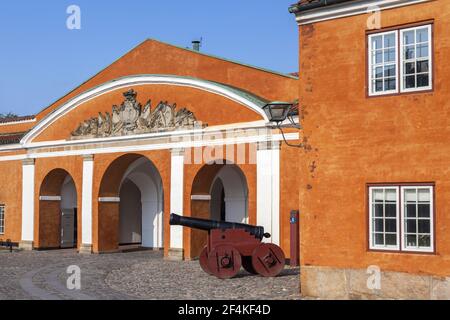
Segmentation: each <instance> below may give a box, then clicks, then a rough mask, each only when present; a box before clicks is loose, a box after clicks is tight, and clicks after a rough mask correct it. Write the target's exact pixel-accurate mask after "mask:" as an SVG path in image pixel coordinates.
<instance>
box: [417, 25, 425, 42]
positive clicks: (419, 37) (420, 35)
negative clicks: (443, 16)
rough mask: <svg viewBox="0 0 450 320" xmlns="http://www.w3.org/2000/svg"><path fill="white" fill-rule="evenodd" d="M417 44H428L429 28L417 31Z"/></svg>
mask: <svg viewBox="0 0 450 320" xmlns="http://www.w3.org/2000/svg"><path fill="white" fill-rule="evenodd" d="M417 42H428V28H423V29H418V30H417Z"/></svg>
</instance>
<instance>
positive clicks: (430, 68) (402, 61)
mask: <svg viewBox="0 0 450 320" xmlns="http://www.w3.org/2000/svg"><path fill="white" fill-rule="evenodd" d="M432 27H433V25H432V24H426V25H422V26H417V27H412V28H406V29H401V30H400V34H399V36H400V44H399V46H400V74H399V76H400V92H416V91H428V90H432V89H433V51H432V50H433V46H432V43H433V32H432V30H433V29H432ZM424 28H427V29H428V60H429V65H428V74H429V84H428V86H426V87H420V88H417V87H416V88H409V89H408V88H404V85H405V83H404V82H405V80H404V76H405V74H404V71H405V70H404V69H405V55H404V52H403V46H404V43H403V34H404V33H405V32H408V31H414V32H415V31H416V30H417V29H424ZM414 45H417V42H414ZM414 61H415V62H417V50H415V58H414ZM415 68H417V64H416V66H415ZM416 71H417V70H416ZM416 86H417V82H416Z"/></svg>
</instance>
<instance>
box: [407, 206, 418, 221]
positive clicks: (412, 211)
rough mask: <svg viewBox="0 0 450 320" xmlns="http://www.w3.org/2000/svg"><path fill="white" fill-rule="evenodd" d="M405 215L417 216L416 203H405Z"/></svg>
mask: <svg viewBox="0 0 450 320" xmlns="http://www.w3.org/2000/svg"><path fill="white" fill-rule="evenodd" d="M406 216H407V217H409V218H415V217H417V213H416V204H415V203H414V204H407V205H406Z"/></svg>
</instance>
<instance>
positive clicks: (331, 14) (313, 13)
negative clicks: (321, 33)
mask: <svg viewBox="0 0 450 320" xmlns="http://www.w3.org/2000/svg"><path fill="white" fill-rule="evenodd" d="M429 1H431V0H363V1H352V2H348V3H342V4H336V5H331V6H324V7H320V8H317V9H313V10H310V11H304V12H299V13H297V14H296V20H297V23H298V24H299V25H305V24H310V23H315V22H320V21H326V20H332V19H337V18H343V17H349V16H355V15H359V14H367V13H368V9H369V8H371V7H378V8H379V9H380V10H388V9H393V8H398V7H404V6H409V5H413V4H419V3H424V2H429Z"/></svg>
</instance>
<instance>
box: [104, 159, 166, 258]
mask: <svg viewBox="0 0 450 320" xmlns="http://www.w3.org/2000/svg"><path fill="white" fill-rule="evenodd" d="M98 196H99V201H98V251H101V252H102V251H115V250H117V249H118V248H119V246H120V245H121V244H123V245H125V244H137V245H140V246H142V247H146V248H162V247H163V210H164V205H163V203H164V202H163V197H164V194H163V184H162V179H161V176H160V174H159V171H158V169H157V168H156V166H155V165H154V164H153V162H152V161H151V160H149V159H148V158H147V157H145V156H143V155H139V154H126V155H123V156H121V157H119V158H117V159H115V160H114V161H113V162H112V163H111V164H110V165H109V166H108V168H107V169H106V171H105V173H104V174H103V177H102V180H101V183H100V190H99V195H98Z"/></svg>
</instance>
